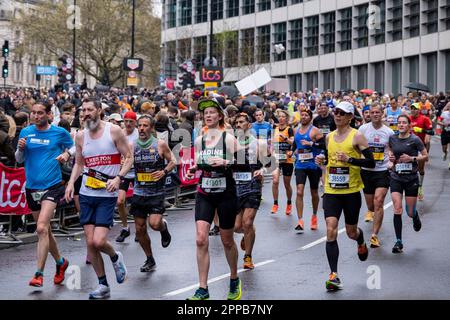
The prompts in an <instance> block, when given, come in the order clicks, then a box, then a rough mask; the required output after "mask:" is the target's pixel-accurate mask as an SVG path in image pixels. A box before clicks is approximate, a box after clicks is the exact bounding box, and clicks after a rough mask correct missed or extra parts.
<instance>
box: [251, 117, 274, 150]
mask: <svg viewBox="0 0 450 320" xmlns="http://www.w3.org/2000/svg"><path fill="white" fill-rule="evenodd" d="M253 116H254V117H255V119H256V121H255V122H254V123H253V124H252V130H253V133H254V135H255V136H256V138H258V139H266V140H267V141H268V142H269V141H270V139H271V137H272V126H271V124H270V123H269V122H267V121H264V111H262V110H261V109H257V110H256V111H255V113H254V114H253Z"/></svg>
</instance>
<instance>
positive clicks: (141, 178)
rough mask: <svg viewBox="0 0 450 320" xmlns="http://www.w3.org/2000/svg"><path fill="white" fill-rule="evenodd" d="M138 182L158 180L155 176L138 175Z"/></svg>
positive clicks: (149, 174)
mask: <svg viewBox="0 0 450 320" xmlns="http://www.w3.org/2000/svg"><path fill="white" fill-rule="evenodd" d="M137 181H138V182H156V181H158V180H157V179H155V178H153V175H152V174H151V173H138V174H137Z"/></svg>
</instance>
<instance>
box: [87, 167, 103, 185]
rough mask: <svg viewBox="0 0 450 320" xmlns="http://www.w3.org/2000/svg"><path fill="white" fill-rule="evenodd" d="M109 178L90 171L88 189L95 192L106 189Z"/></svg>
mask: <svg viewBox="0 0 450 320" xmlns="http://www.w3.org/2000/svg"><path fill="white" fill-rule="evenodd" d="M107 181H108V176H106V175H105V174H103V173H101V172H98V171H95V170H92V169H90V170H89V171H88V173H87V180H86V187H87V188H89V189H93V190H100V189H106V182H107Z"/></svg>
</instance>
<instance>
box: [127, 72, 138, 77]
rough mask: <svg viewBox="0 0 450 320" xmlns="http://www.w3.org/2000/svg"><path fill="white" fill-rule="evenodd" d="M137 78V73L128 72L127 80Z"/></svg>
mask: <svg viewBox="0 0 450 320" xmlns="http://www.w3.org/2000/svg"><path fill="white" fill-rule="evenodd" d="M136 77H137V73H136V72H134V71H130V72H128V78H136Z"/></svg>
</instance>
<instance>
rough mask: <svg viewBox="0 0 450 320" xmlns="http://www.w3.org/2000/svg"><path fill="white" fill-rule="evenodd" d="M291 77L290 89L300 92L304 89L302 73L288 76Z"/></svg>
mask: <svg viewBox="0 0 450 320" xmlns="http://www.w3.org/2000/svg"><path fill="white" fill-rule="evenodd" d="M288 79H289V91H291V92H298V91H301V90H302V75H301V74H293V75H290V76H288Z"/></svg>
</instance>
